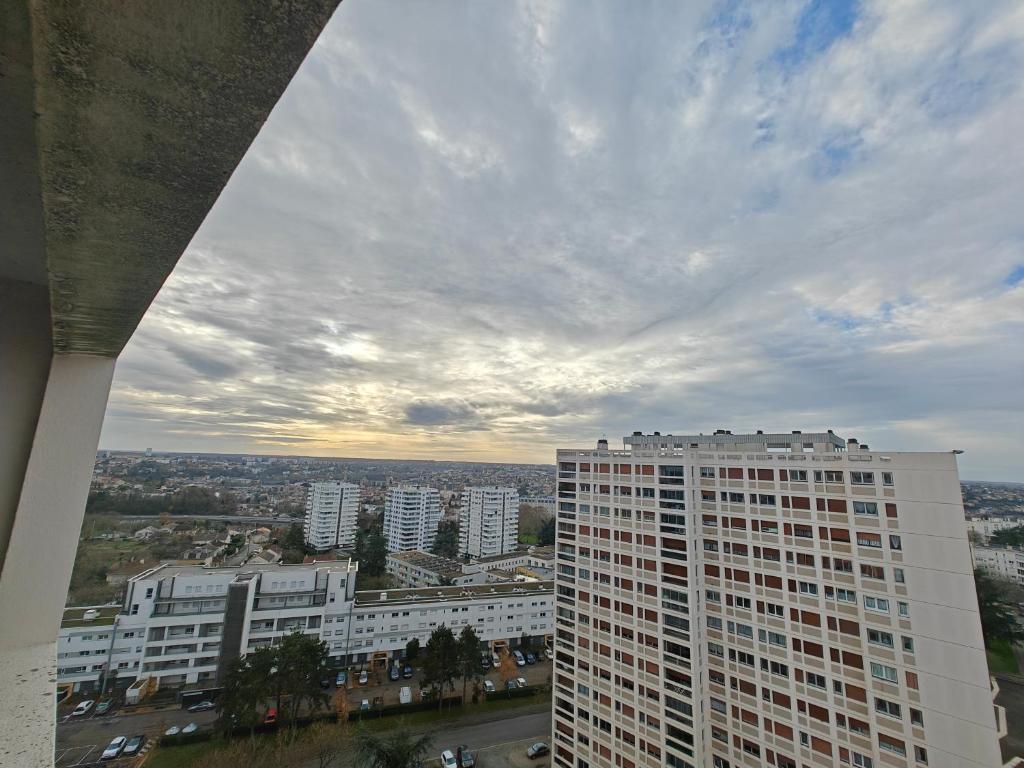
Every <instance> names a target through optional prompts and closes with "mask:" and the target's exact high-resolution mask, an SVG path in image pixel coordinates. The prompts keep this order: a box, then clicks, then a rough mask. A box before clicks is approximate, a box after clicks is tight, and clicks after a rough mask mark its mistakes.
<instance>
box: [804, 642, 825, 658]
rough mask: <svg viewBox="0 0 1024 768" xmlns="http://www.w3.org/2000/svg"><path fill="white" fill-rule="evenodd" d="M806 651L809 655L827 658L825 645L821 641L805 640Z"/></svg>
mask: <svg viewBox="0 0 1024 768" xmlns="http://www.w3.org/2000/svg"><path fill="white" fill-rule="evenodd" d="M804 653H806V654H807V655H808V656H816V657H817V658H819V659H823V658H825V647H824V646H823V645H822V644H821V643H812V642H811V641H810V640H805V641H804Z"/></svg>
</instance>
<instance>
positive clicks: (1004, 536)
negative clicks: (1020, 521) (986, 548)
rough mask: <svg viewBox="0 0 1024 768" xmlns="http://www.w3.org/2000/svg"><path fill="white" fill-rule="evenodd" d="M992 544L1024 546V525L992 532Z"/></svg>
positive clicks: (997, 545) (994, 545) (996, 545)
mask: <svg viewBox="0 0 1024 768" xmlns="http://www.w3.org/2000/svg"><path fill="white" fill-rule="evenodd" d="M991 546H993V547H1021V546H1024V525H1018V526H1017V527H1016V528H1004V529H1003V530H1001V531H996V532H995V533H993V534H992V542H991Z"/></svg>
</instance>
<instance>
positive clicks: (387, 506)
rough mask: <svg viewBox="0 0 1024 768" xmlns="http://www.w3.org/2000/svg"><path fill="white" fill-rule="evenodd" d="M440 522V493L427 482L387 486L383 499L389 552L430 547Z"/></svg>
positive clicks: (385, 534) (427, 548) (385, 531)
mask: <svg viewBox="0 0 1024 768" xmlns="http://www.w3.org/2000/svg"><path fill="white" fill-rule="evenodd" d="M440 522H441V496H440V495H439V494H438V492H437V489H436V488H430V487H428V486H425V485H399V486H395V487H393V488H388V494H387V497H386V498H385V500H384V537H385V538H386V539H387V542H388V551H389V552H404V551H408V550H413V549H418V550H422V551H424V552H425V551H427V550H429V549H430V548H431V547H432V546H433V544H434V536H435V535H437V525H438V523H440Z"/></svg>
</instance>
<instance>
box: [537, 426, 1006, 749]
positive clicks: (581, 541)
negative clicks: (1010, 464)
mask: <svg viewBox="0 0 1024 768" xmlns="http://www.w3.org/2000/svg"><path fill="white" fill-rule="evenodd" d="M625 443H626V448H625V450H614V451H612V450H609V449H608V444H607V441H601V442H599V443H598V447H597V450H594V449H590V450H559V451H558V454H557V462H558V486H557V498H558V511H557V532H556V563H557V566H556V580H555V594H556V626H555V669H554V692H553V712H554V729H553V733H552V758H553V765H555V766H559V768H580V766H609V767H610V766H615V767H616V768H637V767H638V766H643V767H644V768H648V767H649V768H655V767H657V768H663V766H670V767H671V768H696V767H697V766H700V768H739V767H740V766H744V767H746V766H751V767H753V766H757V767H759V768H763V767H765V766H772V768H843V767H845V766H855V767H856V768H889V767H892V768H897V767H900V768H917V766H928V767H929V768H991V766H997V765H1000V764H1001V760H1000V752H999V743H998V736H999V730H998V725H997V721H996V716H995V709H994V707H993V703H992V690H991V687H990V684H989V675H988V668H987V665H986V659H985V647H984V643H983V640H982V633H981V624H980V620H979V615H978V603H977V597H976V595H975V589H974V579H973V574H972V569H971V553H970V548H969V546H968V540H967V525H966V522H965V520H964V513H963V504H962V501H961V496H960V484H959V478H958V476H957V466H956V456H955V455H954V454H953V453H951V452H947V453H901V452H890V451H871V450H869V449H868V446H866V445H858V444H857V442H856V441H854V440H851V441H847V442H844V441H843V440H841V439H839V438H838V437H836V436H835V435H834V434H832V433H831V432H822V433H817V434H806V433H803V434H801V433H798V432H795V433H792V434H789V433H787V434H754V435H750V434H746V435H733V434H730V433H724V432H723V433H716V434H714V435H683V436H672V435H667V436H662V435H660V434H657V433H656V434H654V435H641V434H639V433H637V434H635V435H634V436H633V437H631V438H626V439H625Z"/></svg>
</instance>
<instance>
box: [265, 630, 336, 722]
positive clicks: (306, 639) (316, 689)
mask: <svg viewBox="0 0 1024 768" xmlns="http://www.w3.org/2000/svg"><path fill="white" fill-rule="evenodd" d="M273 650H274V651H275V653H276V655H277V659H276V660H277V668H276V671H275V672H274V678H275V679H276V681H277V690H278V702H277V703H278V714H280V712H281V709H280V706H281V697H282V696H285V695H287V696H290V697H291V700H290V702H289V704H290V707H289V710H290V712H289V720H290V721H291V722H293V723H294V721H295V718H296V717H297V716H298V713H299V709H300V707H301V706H302V704H308V705H309V706H310V707H311V708H313V709H320V708H321V707H324V706H326V705H327V703H328V702H329V701H330V695H329V694H328V693H327V692H325V691H324V689H323V688H321V687H320V681H321V680H322V679H324V678H325V677H327V676H329V674H330V671H329V669H328V667H327V643H325V642H323V641H322V640H318V639H317V638H316V637H313V636H311V635H305V634H303V633H302V632H299V631H295V632H292V633H291V634H289V635H285V637H283V638H282V639H281V643H280V645H278V646H275V647H274V649H273Z"/></svg>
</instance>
